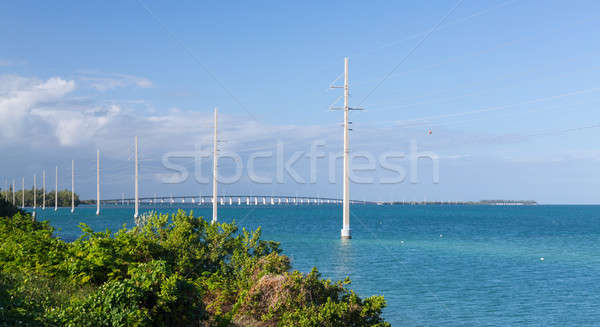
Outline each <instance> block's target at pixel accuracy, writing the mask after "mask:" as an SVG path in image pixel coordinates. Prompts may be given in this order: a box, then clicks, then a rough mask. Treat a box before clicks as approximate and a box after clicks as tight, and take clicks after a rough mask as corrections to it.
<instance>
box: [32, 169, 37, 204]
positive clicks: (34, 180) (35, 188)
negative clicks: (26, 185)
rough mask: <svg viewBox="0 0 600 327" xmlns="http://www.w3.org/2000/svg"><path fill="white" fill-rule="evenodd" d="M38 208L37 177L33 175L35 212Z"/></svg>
mask: <svg viewBox="0 0 600 327" xmlns="http://www.w3.org/2000/svg"><path fill="white" fill-rule="evenodd" d="M36 207H37V176H36V174H33V212H35V208H36Z"/></svg>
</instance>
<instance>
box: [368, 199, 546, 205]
mask: <svg viewBox="0 0 600 327" xmlns="http://www.w3.org/2000/svg"><path fill="white" fill-rule="evenodd" d="M377 204H378V205H490V206H533V205H537V202H536V201H533V200H480V201H379V202H377Z"/></svg>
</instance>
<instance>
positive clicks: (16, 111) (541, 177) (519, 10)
mask: <svg viewBox="0 0 600 327" xmlns="http://www.w3.org/2000/svg"><path fill="white" fill-rule="evenodd" d="M457 3H458V2H457V1H421V2H385V1H376V2H369V3H368V4H366V3H365V2H358V1H355V2H353V1H344V2H341V1H340V2H302V3H288V2H275V1H259V2H253V3H223V2H208V3H204V2H192V1H189V2H178V3H176V4H172V3H167V2H153V1H122V2H111V3H109V2H94V3H88V2H75V1H73V2H61V3H60V4H57V3H39V2H32V1H31V2H30V1H19V2H3V3H2V4H0V36H1V40H2V42H1V44H0V129H1V130H2V132H0V136H1V139H0V147H1V149H2V153H3V156H4V159H3V162H2V174H0V175H1V176H2V179H1V180H0V183H1V184H0V186H1V187H4V186H5V180H6V179H9V180H12V179H13V178H14V179H17V180H20V178H21V177H22V176H25V177H26V180H27V184H28V185H30V184H31V182H32V176H33V174H34V173H37V174H38V175H40V174H41V170H42V169H47V170H48V171H53V170H54V166H56V165H59V166H60V169H61V175H62V177H63V178H61V186H63V187H67V186H68V185H69V183H70V181H69V180H68V178H64V177H68V174H69V170H68V168H69V166H70V160H71V158H74V159H76V160H77V162H78V168H79V169H77V178H78V190H79V191H80V193H81V194H82V196H83V197H84V198H91V197H93V195H94V191H95V185H94V181H95V176H94V164H95V157H94V156H95V149H96V148H97V147H98V148H100V149H101V151H102V153H103V162H104V163H105V164H104V167H103V175H104V176H105V178H106V179H105V180H104V183H103V190H104V193H105V197H120V194H121V193H126V194H130V193H131V192H132V187H131V183H130V181H131V169H132V164H131V160H130V159H131V148H132V138H133V135H136V134H138V135H140V138H141V142H142V149H143V151H142V152H143V161H142V172H143V176H144V179H143V188H142V193H145V194H148V195H149V194H153V193H159V194H160V193H169V194H170V193H173V194H195V193H204V194H206V193H207V192H209V190H210V185H208V184H203V183H200V184H199V183H197V182H196V181H194V180H193V179H190V180H188V181H187V182H185V183H182V184H164V178H163V177H161V176H163V175H161V174H163V173H165V172H167V170H165V169H164V167H163V166H162V164H161V157H162V156H164V155H165V153H168V152H174V151H175V152H177V151H179V152H181V151H188V152H189V151H193V150H194V149H195V148H197V145H198V144H207V142H208V141H209V140H210V137H211V129H210V126H211V125H210V124H211V117H212V116H211V115H212V108H213V107H215V106H218V107H219V108H220V112H221V114H222V120H223V121H222V126H223V128H222V135H223V138H224V139H226V140H227V141H228V142H227V143H226V144H227V145H225V146H226V147H228V148H227V150H228V151H235V152H239V153H240V154H241V157H242V158H243V159H244V160H245V159H246V158H247V156H249V153H250V152H251V150H253V149H262V150H265V149H266V150H269V149H271V150H273V149H275V147H276V142H277V141H278V140H280V141H283V142H284V143H285V145H286V150H287V151H291V152H293V151H308V150H309V147H310V144H311V142H315V141H317V140H323V141H324V142H325V143H326V147H325V149H324V151H332V152H337V151H339V150H340V148H341V133H342V130H341V128H340V127H339V125H338V123H339V122H341V119H342V116H341V112H330V111H328V110H327V107H328V106H329V105H330V103H332V102H333V101H334V100H335V99H336V98H337V97H338V96H339V94H340V93H339V90H328V86H329V85H330V83H331V82H332V81H333V80H334V79H335V78H336V77H338V76H339V74H340V73H341V72H342V71H343V58H344V57H345V56H348V57H349V58H350V81H351V99H350V102H351V105H355V106H358V105H359V104H360V105H361V106H364V107H366V108H367V109H368V110H367V111H364V112H358V113H353V114H352V121H353V129H354V130H353V132H352V136H351V137H352V144H353V147H352V149H353V151H356V152H360V151H368V152H370V153H372V154H373V155H374V156H378V155H380V154H382V153H386V152H390V151H396V152H407V151H408V149H409V142H410V140H415V141H416V142H417V143H418V146H419V149H420V150H423V151H432V152H435V153H436V154H437V155H438V156H439V158H440V181H439V183H432V180H431V174H430V173H427V171H429V170H430V169H431V167H430V166H431V165H430V163H429V162H428V161H427V160H424V161H423V162H422V163H421V164H420V167H419V169H420V174H422V175H423V176H422V178H421V179H420V182H419V183H417V184H411V183H409V182H408V181H405V182H404V183H400V184H395V185H381V184H379V183H372V184H367V185H365V184H357V185H354V186H353V190H352V194H353V198H358V199H363V198H367V199H372V200H393V199H399V200H402V199H407V200H422V199H423V198H426V199H428V200H478V199H486V198H508V199H533V200H538V201H540V202H544V203H598V199H600V195H599V194H598V192H597V190H598V189H600V187H599V186H600V174H599V169H600V168H599V163H600V150H599V149H598V144H597V142H598V139H599V138H598V136H599V135H598V134H599V133H600V128H597V127H594V126H595V125H596V124H599V123H600V113H599V112H598V110H596V108H597V105H598V102H599V101H598V95H599V93H600V79H599V78H598V72H599V71H600V64H599V63H598V60H597V58H598V57H599V54H600V43H599V42H598V41H597V35H595V34H596V32H597V31H598V28H599V27H600V26H599V24H600V23H598V22H599V21H600V19H599V17H598V13H599V12H600V10H599V9H600V4H599V3H597V2H594V1H575V2H565V1H533V0H515V1H511V0H509V1H501V0H500V1H485V2H483V1H473V0H464V1H462V2H460V3H459V6H458V7H457V8H456V10H454V11H452V12H451V13H450V15H449V16H448V17H447V19H445V20H444V21H443V22H442V23H441V25H439V27H438V28H437V29H435V30H434V31H433V32H432V33H431V35H430V36H429V37H428V38H426V39H424V40H423V38H424V37H425V35H427V33H428V32H429V31H430V30H431V29H432V27H434V26H436V24H438V23H439V22H440V21H441V20H442V18H443V17H444V16H446V15H447V14H448V13H449V12H450V10H451V9H452V8H453V7H454V6H456V4H457ZM421 41H422V43H421V45H420V46H419V47H418V48H417V49H416V50H415V51H414V52H411V51H412V49H413V48H414V47H415V46H416V45H417V44H419V43H420V42H421ZM409 53H411V55H410V56H409V57H407V58H406V60H405V61H403V62H402V60H403V58H405V57H406V55H407V54H409ZM400 63H401V64H400ZM399 64H400V65H399ZM398 65H399V66H398ZM395 67H397V69H395V70H394V71H393V74H391V75H389V78H385V76H387V75H388V74H389V73H390V72H392V70H393V69H394V68H395ZM381 81H383V83H381V85H380V86H379V87H377V88H376V86H377V85H378V84H379V83H380V82H381ZM429 130H431V131H432V134H431V135H429V134H428V131H429ZM285 156H286V158H287V156H288V155H287V154H286V155H285ZM182 162H185V160H182ZM259 162H260V165H259V166H260V168H261V169H264V170H265V174H269V171H270V170H271V172H272V170H273V169H274V168H273V167H272V162H269V161H268V160H263V161H259ZM208 163H209V161H207V162H206V163H205V164H204V166H206V167H204V166H203V169H205V168H206V169H207V168H208ZM359 163H360V160H359V161H357V164H359ZM185 164H187V165H188V166H189V167H191V166H190V165H191V161H190V162H187V163H185ZM402 165H404V166H407V167H408V165H407V163H406V162H405V163H403V164H402ZM308 166H309V164H308V161H307V160H304V159H302V160H300V161H299V162H298V164H297V167H298V170H299V171H301V175H303V176H304V175H305V174H307V169H308V168H307V167H308ZM317 167H318V170H319V173H318V177H319V178H317V182H316V183H315V184H310V183H307V184H303V185H298V184H297V183H294V182H292V181H290V180H289V179H286V181H285V182H283V183H275V184H269V185H256V184H255V183H249V182H248V181H244V180H242V181H240V182H238V183H235V184H231V185H224V186H223V188H222V190H223V192H224V193H229V194H232V193H247V192H254V193H256V192H260V193H268V194H269V193H270V194H276V193H287V194H299V195H300V194H320V195H327V196H339V194H340V191H341V185H340V183H339V181H338V183H337V184H331V183H328V182H327V181H326V180H327V178H326V174H325V173H323V171H326V170H327V167H328V166H327V163H326V162H325V160H320V161H318V162H317ZM206 169H205V170H206ZM222 169H223V170H224V173H225V174H226V173H227V169H228V164H227V163H223V168H222ZM206 173H207V174H208V170H206ZM381 173H382V172H381V171H379V170H378V171H376V172H374V173H373V174H374V175H378V174H381ZM323 176H325V177H324V178H323ZM305 177H306V176H305ZM338 177H339V176H338ZM307 178H308V177H307ZM50 180H51V181H53V177H52V178H51V179H50ZM61 188H62V187H61Z"/></svg>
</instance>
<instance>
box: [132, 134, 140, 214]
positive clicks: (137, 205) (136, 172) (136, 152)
mask: <svg viewBox="0 0 600 327" xmlns="http://www.w3.org/2000/svg"><path fill="white" fill-rule="evenodd" d="M138 169H139V164H138V137H137V135H136V136H135V212H134V213H133V217H134V218H137V217H138V216H139V199H140V198H139V185H138V177H139V175H138Z"/></svg>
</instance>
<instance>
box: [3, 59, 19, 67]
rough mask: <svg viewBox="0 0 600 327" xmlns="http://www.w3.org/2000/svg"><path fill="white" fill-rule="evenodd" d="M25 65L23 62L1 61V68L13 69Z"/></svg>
mask: <svg viewBox="0 0 600 327" xmlns="http://www.w3.org/2000/svg"><path fill="white" fill-rule="evenodd" d="M23 64H25V61H23V60H6V59H0V67H11V66H18V65H23Z"/></svg>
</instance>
